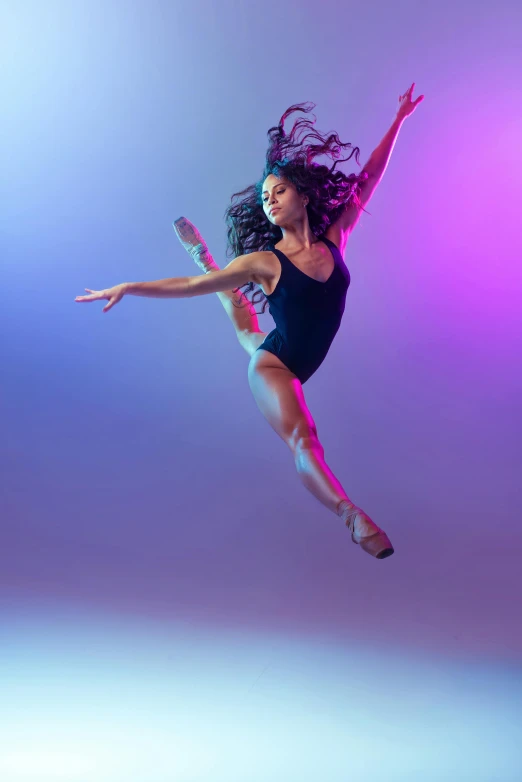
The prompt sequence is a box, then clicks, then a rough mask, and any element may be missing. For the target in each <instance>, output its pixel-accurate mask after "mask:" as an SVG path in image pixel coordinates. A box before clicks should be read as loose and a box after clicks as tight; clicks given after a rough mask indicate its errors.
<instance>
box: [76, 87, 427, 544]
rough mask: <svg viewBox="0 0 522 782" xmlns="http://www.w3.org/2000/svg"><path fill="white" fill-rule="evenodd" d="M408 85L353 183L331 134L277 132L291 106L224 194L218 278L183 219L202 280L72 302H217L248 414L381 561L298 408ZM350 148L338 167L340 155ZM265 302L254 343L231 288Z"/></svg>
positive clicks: (405, 106)
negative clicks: (263, 423)
mask: <svg viewBox="0 0 522 782" xmlns="http://www.w3.org/2000/svg"><path fill="white" fill-rule="evenodd" d="M414 86H415V85H414V84H412V86H411V87H410V88H409V89H408V90H407V91H406V92H405V93H404V95H402V96H400V97H399V107H398V110H397V115H396V117H395V119H394V121H393V123H392V125H391V127H390V129H389V130H388V132H387V133H386V135H385V136H384V138H383V139H382V141H381V143H380V144H379V145H378V147H377V148H376V149H375V151H374V152H373V153H372V155H371V156H370V158H369V160H368V162H367V163H366V165H365V166H364V167H363V170H362V171H361V173H360V174H350V175H345V174H343V173H342V172H340V171H337V170H336V166H337V163H338V162H342V161H343V160H348V159H349V158H350V157H352V155H355V159H356V160H357V162H358V155H359V149H358V147H353V146H352V145H351V144H348V143H345V144H343V143H342V142H341V141H340V139H339V137H338V135H337V134H336V133H330V134H328V135H327V136H325V135H322V134H320V133H319V132H318V131H316V130H315V129H314V128H313V124H314V121H312V120H310V119H304V118H301V119H299V120H296V121H295V122H294V125H293V127H292V130H291V131H290V132H289V133H287V132H285V129H284V123H285V120H286V119H287V117H288V116H289V115H290V114H292V113H293V112H295V111H302V112H304V113H307V112H309V111H310V110H311V109H312V108H313V104H296V105H295V106H291V107H290V108H289V109H288V110H287V111H286V112H285V114H284V115H283V116H282V118H281V120H280V122H279V124H278V125H277V126H276V127H273V128H271V129H270V130H269V131H268V137H269V147H268V151H267V155H266V164H265V169H264V172H263V176H262V178H261V179H260V180H259V181H258V182H257V183H256V184H254V185H251V186H250V187H248V188H246V189H245V190H243V191H242V192H241V193H237V194H236V195H235V196H233V202H232V204H231V206H230V207H229V208H228V209H227V213H226V217H227V224H228V243H229V250H230V251H231V252H232V253H233V255H234V256H235V257H234V260H232V261H231V262H230V263H229V264H228V265H227V266H226V267H225V268H224V269H220V268H219V267H218V266H217V264H216V263H215V262H214V261H213V259H212V256H211V255H210V253H209V252H208V248H207V246H206V243H205V242H204V240H203V238H202V237H201V235H200V234H199V232H198V231H197V229H196V228H195V227H194V226H192V225H191V223H189V221H188V220H186V218H180V219H179V220H177V221H176V222H175V224H174V227H175V229H176V231H177V233H178V236H179V238H180V239H181V241H182V243H183V244H184V246H185V247H186V249H187V250H189V252H190V253H191V255H192V257H193V258H194V260H195V261H196V263H198V265H199V266H200V268H202V269H203V270H204V271H205V274H203V275H197V276H195V277H172V278H168V279H163V280H156V281H153V282H137V283H121V284H120V285H116V286H114V287H112V288H107V289H105V290H100V291H93V290H91V289H89V288H86V291H87V292H88V294H89V295H87V296H78V297H77V298H76V301H79V302H88V301H97V300H100V299H107V300H108V304H106V306H105V307H104V308H103V312H107V311H108V310H110V309H111V308H112V307H113V306H114V305H115V304H116V303H117V302H119V301H120V300H121V299H122V298H123V296H124V295H126V294H132V295H135V296H152V297H158V298H170V297H171V298H182V297H190V296H201V295H204V294H208V293H217V294H218V296H219V297H220V299H221V301H222V303H223V305H224V307H225V309H226V311H227V313H228V315H229V317H230V319H231V320H232V322H233V324H234V326H235V328H236V332H237V335H238V338H239V341H240V343H241V344H242V345H243V347H244V348H245V350H246V351H247V352H248V353H249V355H250V356H251V358H250V363H249V369H248V379H249V384H250V388H251V391H252V393H253V395H254V399H255V401H256V403H257V406H258V408H259V409H260V411H261V412H262V413H263V415H264V416H265V418H266V419H267V421H268V422H269V424H270V425H271V426H272V428H273V429H274V430H275V431H276V432H277V434H278V435H279V436H280V437H281V438H282V439H283V440H284V442H285V443H286V444H287V445H288V447H289V448H290V450H291V451H292V454H293V456H294V460H295V465H296V468H297V472H298V475H299V477H300V478H301V481H302V482H303V484H304V485H305V486H306V488H307V489H308V490H309V491H310V492H311V493H312V494H314V496H315V497H316V498H317V499H318V500H319V501H320V502H321V503H322V504H323V505H325V506H326V507H327V508H328V509H329V510H331V511H333V512H334V513H335V514H336V515H337V516H339V517H340V518H342V519H343V521H344V522H345V523H346V525H347V527H348V529H349V530H350V532H351V535H352V540H353V541H354V543H357V544H359V545H360V546H361V548H362V549H363V550H364V551H366V552H367V553H368V554H371V555H372V556H374V557H376V558H377V559H384V558H385V557H388V556H390V555H391V554H393V547H392V544H391V542H390V540H389V538H388V536H387V535H386V533H385V532H384V531H383V530H382V529H380V528H379V527H378V526H377V525H376V524H375V523H374V522H373V521H372V520H371V519H370V517H369V516H368V515H367V514H366V513H365V512H364V511H363V510H362V509H361V508H359V507H357V506H356V505H354V503H353V502H351V500H350V499H349V498H348V495H347V493H346V492H345V490H344V489H343V487H342V486H341V484H340V482H339V481H338V479H337V478H336V477H335V475H334V474H333V473H332V471H331V470H330V468H329V467H328V465H327V464H326V462H325V460H324V450H323V447H322V445H321V443H320V441H319V439H318V436H317V429H316V426H315V423H314V420H313V418H312V415H311V413H310V411H309V410H308V407H307V405H306V403H305V399H304V395H303V388H302V384H303V383H305V382H306V381H307V380H308V379H309V378H310V377H311V376H312V375H313V374H314V372H316V370H317V369H318V368H319V366H320V365H321V364H322V362H323V361H324V359H325V357H326V355H327V353H328V350H329V348H330V345H331V344H332V341H333V339H334V337H335V335H336V333H337V331H338V329H339V326H340V323H341V319H342V315H343V312H344V307H345V299H346V293H347V290H348V286H349V284H350V274H349V271H348V269H347V267H346V265H345V263H344V260H343V256H344V252H345V249H346V243H347V240H348V236H349V235H350V233H351V231H352V230H353V228H354V227H355V225H356V223H357V221H358V219H359V216H360V213H361V210H362V209H363V208H364V206H365V205H366V204H367V203H368V201H369V199H370V198H371V196H372V194H373V192H374V190H375V188H376V186H377V184H378V183H379V182H380V180H381V178H382V175H383V174H384V171H385V169H386V167H387V164H388V161H389V158H390V155H391V152H392V150H393V147H394V145H395V141H396V139H397V135H398V132H399V130H400V128H401V126H402V123H403V121H404V119H405V118H406V117H408V116H409V115H410V114H412V112H413V111H414V110H415V108H416V106H417V105H418V104H419V103H420V102H421V100H422V99H423V97H424V96H422V95H421V96H420V97H419V98H417V100H415V101H413V99H412V95H413V88H414ZM345 149H351V152H350V155H349V156H348V157H347V158H342V159H340V158H341V154H342V152H343V150H345ZM320 155H324V156H329V157H330V158H332V159H333V160H335V161H336V162H335V163H334V164H333V165H332V166H331V167H330V168H329V167H328V166H326V165H320V164H318V163H316V162H314V160H315V158H316V157H318V156H320ZM255 286H258V289H257V291H255V292H254V296H253V297H252V301H253V302H254V303H255V301H256V299H255V297H256V296H257V297H258V299H257V300H258V301H259V300H260V299H264V300H265V305H264V306H265V307H266V305H267V304H268V305H269V307H270V313H271V315H272V316H273V318H274V321H275V326H276V327H275V328H274V329H273V330H272V331H271V332H270V333H269V334H265V333H263V332H262V331H261V330H260V329H259V326H258V323H257V318H256V313H255V310H254V308H253V306H252V304H251V303H250V302H249V301H248V299H246V297H245V295H244V294H241V293H240V292H239V289H240V288H245V289H246V290H247V291H252V290H253V289H254V287H255Z"/></svg>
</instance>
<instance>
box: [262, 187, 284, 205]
mask: <svg viewBox="0 0 522 782" xmlns="http://www.w3.org/2000/svg"><path fill="white" fill-rule="evenodd" d="M285 190H286V187H285ZM285 190H278V191H277V193H276V195H281V193H284V192H285ZM263 201H264V202H266V201H268V198H263Z"/></svg>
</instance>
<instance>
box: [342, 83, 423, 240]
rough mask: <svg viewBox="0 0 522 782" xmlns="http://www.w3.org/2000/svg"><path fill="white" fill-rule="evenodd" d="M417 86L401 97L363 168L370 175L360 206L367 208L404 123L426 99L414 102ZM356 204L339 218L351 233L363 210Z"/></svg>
mask: <svg viewBox="0 0 522 782" xmlns="http://www.w3.org/2000/svg"><path fill="white" fill-rule="evenodd" d="M414 87H415V84H412V85H411V87H410V88H409V89H408V90H406V92H405V93H404V95H399V107H398V109H397V115H396V117H395V119H394V120H393V123H392V125H391V127H390V129H389V130H388V132H387V133H386V134H385V136H384V138H383V139H382V141H381V142H380V144H379V145H378V146H377V147H376V148H375V149H374V151H373V152H372V154H371V155H370V158H369V160H368V162H367V163H366V165H365V166H364V167H363V169H362V170H363V172H366V173H367V174H368V178H367V179H366V180H365V181H364V182H362V184H361V186H360V188H359V202H360V206H363V207H364V206H366V204H367V203H368V201H369V200H370V198H371V197H372V195H373V194H374V192H375V188H376V187H377V185H378V184H379V182H380V181H381V179H382V177H383V175H384V172H385V171H386V168H387V166H388V163H389V160H390V157H391V153H392V151H393V148H394V146H395V142H396V141H397V136H398V135H399V130H400V129H401V127H402V123H403V122H404V120H405V119H406V117H409V116H410V114H412V113H413V112H414V111H415V109H416V108H417V106H418V104H419V103H420V102H421V101H422V100H423V99H424V95H420V96H419V97H418V98H417V100H415V101H414V100H412V95H413V88H414ZM360 206H357V205H356V204H355V203H352V204H350V205H349V206H348V207H347V208H346V210H345V212H344V213H343V215H342V216H341V217H340V218H339V220H340V222H341V223H342V228H343V229H344V230H345V231H348V232H350V231H351V230H352V229H353V228H354V226H355V224H356V223H357V220H358V219H359V216H360V213H361V209H360Z"/></svg>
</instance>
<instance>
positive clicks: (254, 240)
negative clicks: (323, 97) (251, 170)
mask: <svg viewBox="0 0 522 782" xmlns="http://www.w3.org/2000/svg"><path fill="white" fill-rule="evenodd" d="M314 108H315V103H296V104H294V105H293V106H290V108H289V109H287V110H286V111H285V113H284V114H283V116H282V117H281V119H280V120H279V124H278V125H276V126H275V127H273V128H270V130H269V131H268V134H267V135H268V139H269V143H268V150H267V153H266V161H265V167H264V170H263V175H262V177H261V179H259V180H258V181H257V182H256V183H255V184H253V185H249V187H247V188H245V190H242V191H241V192H240V193H234V195H233V196H232V199H231V200H232V203H231V205H230V206H229V207H228V208H227V210H226V212H225V220H226V223H227V257H229V258H230V257H233V258H235V257H237V256H238V255H245V254H247V253H251V252H255V251H259V250H268V249H271V248H272V247H273V246H274V245H275V244H276V243H277V242H279V241H280V240H281V238H282V236H283V233H282V231H281V228H279V226H277V225H273V224H272V223H270V222H269V221H268V220H267V218H266V215H265V213H264V211H263V201H262V188H263V183H264V181H265V179H266V178H267V176H269V174H274V175H275V176H277V177H284V178H286V179H287V180H289V181H290V182H292V184H293V185H294V186H295V188H296V189H297V192H298V193H303V194H304V195H307V196H308V198H309V203H308V205H307V212H308V222H309V223H310V228H311V230H312V232H313V233H314V234H315V236H321V234H323V233H324V232H325V230H326V229H327V228H328V226H329V225H331V224H332V223H334V222H335V221H336V220H337V218H338V217H339V216H340V214H341V212H342V211H343V209H344V208H345V206H346V205H347V204H349V203H355V205H356V206H359V208H361V209H362V204H360V202H359V192H360V185H361V183H362V182H364V181H365V180H366V179H367V178H368V174H367V173H366V172H364V171H362V172H361V173H360V174H348V175H346V174H344V173H343V172H342V171H336V170H335V169H336V166H337V165H338V163H344V162H346V161H347V160H350V158H351V157H352V156H353V155H355V160H356V162H357V165H359V166H360V163H359V152H360V150H359V147H354V146H353V145H352V144H349V143H345V144H344V143H343V142H342V141H341V140H340V138H339V136H338V135H337V133H334V132H330V133H328V134H326V135H325V134H322V133H319V132H318V131H317V130H315V129H314V128H313V126H314V124H315V121H316V117H315V115H312V117H313V119H306V118H302V117H301V118H299V119H296V121H295V122H294V125H293V127H292V130H291V131H290V132H289V133H286V132H285V129H284V123H285V120H286V119H287V117H289V116H290V114H293V113H294V112H296V111H301V112H303V113H305V114H308V113H310V112H311V111H312V109H314ZM314 142H315V143H314ZM348 149H350V150H351V152H350V154H349V155H348V157H344V158H341V155H342V153H343V151H345V150H348ZM319 155H326V156H327V157H330V158H331V159H332V160H334V161H335V162H334V163H333V165H332V166H331V168H329V167H328V166H326V165H320V164H318V163H315V162H314V159H315V158H316V157H318V156H319ZM241 288H243V289H245V294H246V293H250V292H253V293H252V298H251V301H252V303H253V304H257V303H258V302H260V301H263V300H264V304H263V308H262V310H261V312H264V311H265V309H266V307H267V305H268V300H267V298H266V296H265V295H264V293H263V291H262V290H261V288H259V287H258V286H255V284H254V283H253V282H248V283H246V284H245V285H243V286H241ZM236 290H240V289H239V288H237V289H236ZM258 314H261V313H258Z"/></svg>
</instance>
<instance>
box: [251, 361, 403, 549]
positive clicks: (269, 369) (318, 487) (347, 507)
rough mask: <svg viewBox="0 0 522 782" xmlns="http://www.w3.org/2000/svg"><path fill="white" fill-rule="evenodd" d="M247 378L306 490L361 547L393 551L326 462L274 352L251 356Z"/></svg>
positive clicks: (296, 385)
mask: <svg viewBox="0 0 522 782" xmlns="http://www.w3.org/2000/svg"><path fill="white" fill-rule="evenodd" d="M248 380H249V383H250V388H251V390H252V393H253V395H254V399H255V400H256V403H257V406H258V408H259V410H260V411H261V413H262V414H263V415H264V416H265V418H266V419H267V421H268V423H269V424H270V425H271V427H272V428H273V429H274V430H275V431H276V432H277V434H278V435H279V436H280V437H281V438H282V439H283V440H284V442H285V443H286V444H287V445H288V447H289V448H290V450H291V451H292V453H293V456H294V461H295V466H296V469H297V473H298V475H299V478H300V479H301V481H302V483H303V484H304V485H305V486H306V488H307V489H308V491H310V492H311V493H312V494H313V495H314V496H315V497H316V498H317V499H318V500H319V502H321V503H322V504H323V505H324V506H325V507H327V508H328V509H329V510H331V511H332V512H333V513H335V514H336V515H337V516H340V517H341V518H342V519H343V521H344V522H345V523H346V524H347V526H348V527H349V529H350V530H351V531H352V533H353V536H354V539H355V542H356V543H360V544H361V548H363V549H364V550H365V551H367V552H368V553H369V554H372V556H376V557H378V558H379V559H381V558H384V557H387V556H389V555H390V554H392V553H393V547H392V545H391V543H390V541H389V539H388V538H387V536H386V534H385V533H384V532H383V531H382V530H380V529H379V527H378V526H377V525H376V524H375V523H374V522H373V521H372V520H371V519H370V517H369V516H368V515H367V514H366V513H364V511H362V510H361V509H360V508H358V507H357V506H356V505H354V503H353V502H352V501H351V500H350V499H349V498H348V495H347V494H346V492H345V490H344V489H343V487H342V486H341V484H340V482H339V481H338V479H337V478H336V477H335V475H334V474H333V472H332V471H331V469H330V468H329V467H328V465H327V464H326V462H325V460H324V450H323V447H322V445H321V443H320V441H319V438H318V436H317V428H316V426H315V422H314V419H313V418H312V414H311V413H310V411H309V409H308V407H307V405H306V402H305V399H304V394H303V387H302V385H301V383H300V382H299V380H298V378H297V377H296V376H295V375H294V374H293V373H292V372H290V370H289V369H288V368H287V367H286V366H285V365H284V364H283V363H282V362H281V361H280V360H279V359H278V358H277V356H274V355H272V354H271V353H268V352H267V351H264V350H260V351H258V352H257V353H256V354H255V355H254V356H253V357H252V358H251V360H250V364H249V368H248ZM365 538H366V540H364V539H365Z"/></svg>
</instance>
